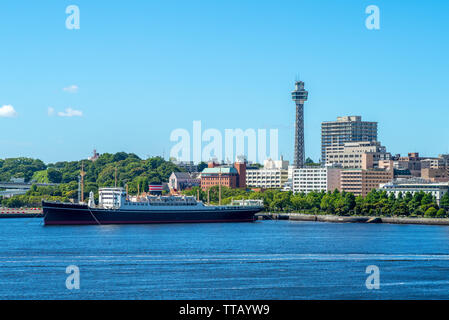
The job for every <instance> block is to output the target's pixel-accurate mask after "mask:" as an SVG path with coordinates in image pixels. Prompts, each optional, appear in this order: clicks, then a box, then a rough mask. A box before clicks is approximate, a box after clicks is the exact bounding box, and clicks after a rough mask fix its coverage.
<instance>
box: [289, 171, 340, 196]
mask: <svg viewBox="0 0 449 320" xmlns="http://www.w3.org/2000/svg"><path fill="white" fill-rule="evenodd" d="M341 170H342V169H341V167H337V166H326V167H308V168H299V169H294V171H293V192H294V193H302V192H303V193H309V192H312V191H315V192H321V191H326V192H327V191H334V190H335V189H339V190H340V173H341Z"/></svg>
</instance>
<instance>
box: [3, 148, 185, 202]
mask: <svg viewBox="0 0 449 320" xmlns="http://www.w3.org/2000/svg"><path fill="white" fill-rule="evenodd" d="M81 164H83V165H84V171H85V172H86V175H85V177H84V181H85V182H84V186H85V187H84V196H85V197H87V196H88V194H89V192H90V191H94V193H97V191H98V188H99V187H111V186H114V184H115V172H116V170H117V185H118V186H122V187H123V186H124V185H125V184H128V188H129V192H130V193H131V194H132V193H137V190H138V188H139V189H140V191H147V189H148V184H150V183H161V182H166V181H168V178H169V176H170V174H171V173H172V172H173V171H175V172H176V171H182V170H181V169H179V168H178V167H177V166H176V165H174V164H173V163H171V162H169V161H165V160H164V159H163V158H161V157H153V158H149V159H146V160H144V159H140V158H139V157H138V156H137V155H135V154H133V153H125V152H118V153H115V154H110V153H105V154H102V155H101V156H100V157H99V158H98V159H97V160H96V161H95V162H92V161H89V160H80V161H70V162H68V161H62V162H57V163H54V164H48V165H46V164H44V163H43V162H42V161H41V160H36V159H29V158H14V159H5V160H0V181H9V180H10V179H11V178H25V181H27V182H30V181H35V182H44V183H45V182H51V183H60V185H59V186H57V187H37V186H34V187H33V188H32V189H31V190H30V191H29V192H28V193H27V194H26V195H23V196H15V197H13V198H11V199H4V200H3V201H2V204H3V205H5V206H14V207H17V206H20V205H32V206H33V205H34V206H37V205H39V204H40V201H41V199H42V198H45V199H51V200H59V201H69V199H76V198H77V193H78V177H79V175H80V169H81ZM138 186H139V187H138Z"/></svg>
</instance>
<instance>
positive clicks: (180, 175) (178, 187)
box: [168, 172, 201, 191]
mask: <svg viewBox="0 0 449 320" xmlns="http://www.w3.org/2000/svg"><path fill="white" fill-rule="evenodd" d="M168 181H169V182H168V187H169V189H170V190H174V191H182V190H185V189H190V188H193V187H198V186H200V185H201V179H200V177H199V175H197V174H194V173H192V174H191V173H188V172H173V173H172V174H171V175H170V178H169V179H168Z"/></svg>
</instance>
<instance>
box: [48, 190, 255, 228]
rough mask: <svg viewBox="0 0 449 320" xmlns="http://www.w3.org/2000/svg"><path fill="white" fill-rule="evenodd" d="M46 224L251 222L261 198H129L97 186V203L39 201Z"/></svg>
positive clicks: (124, 193)
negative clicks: (217, 201)
mask: <svg viewBox="0 0 449 320" xmlns="http://www.w3.org/2000/svg"><path fill="white" fill-rule="evenodd" d="M42 207H43V214H44V224H45V225H88V224H91V225H103V224H150V223H200V222H252V221H254V215H255V214H256V213H258V212H260V211H262V210H263V201H262V200H238V201H233V202H232V203H231V205H226V206H213V205H206V204H204V203H203V202H202V201H198V200H196V199H195V197H192V196H174V195H171V196H162V195H144V196H140V197H128V195H127V194H126V192H125V190H124V189H123V188H100V190H99V203H98V205H96V204H95V201H94V196H93V193H92V192H91V194H90V197H89V202H88V203H87V204H85V203H78V204H75V203H61V202H46V201H43V202H42Z"/></svg>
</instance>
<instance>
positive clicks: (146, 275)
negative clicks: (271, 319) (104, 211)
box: [0, 219, 449, 299]
mask: <svg viewBox="0 0 449 320" xmlns="http://www.w3.org/2000/svg"><path fill="white" fill-rule="evenodd" d="M0 241H1V242H0V299H443V298H444V299H448V298H449V227H445V226H412V225H410V226H407V225H388V224H373V225H369V224H331V223H319V222H290V221H260V222H255V223H223V224H175V225H135V226H132V225H128V226H79V227H78V226H64V227H44V226H43V225H42V222H41V219H1V220H0ZM69 265H76V266H78V267H79V269H80V283H81V287H80V289H79V290H68V289H67V288H66V285H65V283H66V278H67V276H68V275H67V274H66V272H65V271H66V267H67V266H69ZM369 265H376V266H378V267H379V269H380V283H381V287H380V289H379V290H368V289H367V288H366V286H365V281H366V279H367V277H368V274H366V273H365V270H366V267H367V266H369Z"/></svg>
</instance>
